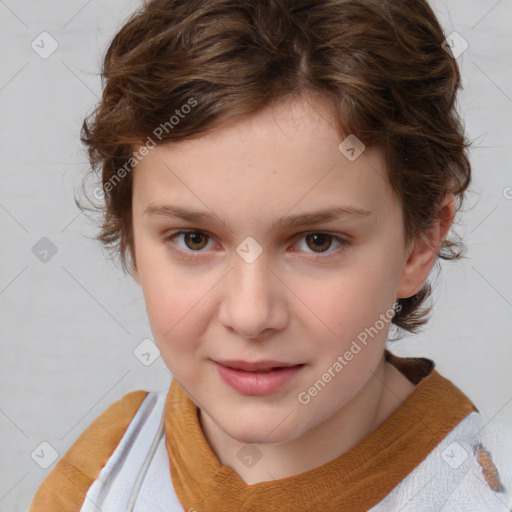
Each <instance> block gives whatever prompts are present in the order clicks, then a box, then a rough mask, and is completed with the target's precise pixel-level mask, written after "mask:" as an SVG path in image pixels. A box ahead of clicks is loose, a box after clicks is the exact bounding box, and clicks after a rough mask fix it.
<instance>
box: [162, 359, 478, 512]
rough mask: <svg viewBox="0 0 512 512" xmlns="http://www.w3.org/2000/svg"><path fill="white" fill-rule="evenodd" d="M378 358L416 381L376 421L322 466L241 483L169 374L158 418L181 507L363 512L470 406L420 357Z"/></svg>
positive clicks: (202, 510) (201, 510)
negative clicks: (389, 411) (161, 417)
mask: <svg viewBox="0 0 512 512" xmlns="http://www.w3.org/2000/svg"><path fill="white" fill-rule="evenodd" d="M385 358H386V361H387V362H389V363H391V364H392V365H393V366H395V368H397V369H398V370H399V371H400V372H402V373H403V374H404V375H405V376H406V377H407V378H408V379H409V380H410V381H411V382H413V383H414V384H416V388H415V389H414V391H413V392H412V393H411V394H410V395H409V396H408V397H407V399H406V400H405V401H404V402H403V403H402V404H401V405H400V407H398V409H396V410H395V411H394V412H393V413H392V414H391V416H389V417H388V418H387V419H386V420H385V421H384V422H383V423H382V424H381V425H380V426H379V427H377V429H375V430H374V431H373V432H371V433H370V434H369V435H368V436H367V437H365V438H364V439H363V440H362V441H361V442H359V443H358V444H357V445H356V446H354V447H353V448H351V449H350V450H348V451H347V452H345V453H343V454H341V455H340V456H338V457H336V458H335V459H333V460H331V461H329V462H328V463H326V464H323V465H322V466H319V467H316V468H313V469H311V470H309V471H306V472H304V473H300V474H298V475H294V476H291V477H287V478H282V479H278V480H273V481H268V482H259V483H256V484H253V485H248V484H246V483H245V482H244V481H243V480H242V479H241V478H240V477H239V476H238V474H237V473H236V472H235V471H234V470H233V469H232V468H230V467H228V466H223V465H222V464H221V463H220V461H219V460H218V458H217V456H216V455H215V453H214V452H213V450H212V448H211V446H210V445H209V443H208V440H207V439H206V438H205V436H204V434H203V431H202V429H201V425H200V423H199V418H198V408H197V407H196V405H195V404H194V402H193V401H192V400H191V399H190V398H189V396H188V395H187V394H186V392H185V390H184V389H183V388H182V387H181V386H180V384H179V383H178V382H177V381H176V380H175V379H173V380H172V383H171V387H170V389H169V393H168V395H167V399H166V404H165V409H164V421H165V432H166V434H167V435H166V446H167V453H168V455H169V462H170V472H171V477H172V482H173V485H174V487H175V490H176V494H177V496H178V498H179V500H180V502H181V504H182V505H183V507H184V509H185V510H189V509H190V510H196V511H199V512H207V511H212V510H215V511H218V510H237V511H240V512H249V511H253V510H265V511H267V512H285V511H289V510H290V506H291V503H292V502H293V503H295V504H297V503H300V504H301V505H302V507H301V508H303V509H304V510H350V511H351V512H365V511H367V510H368V509H370V508H371V507H373V506H374V505H376V504H377V503H378V502H380V501H381V500H382V499H384V497H385V496H386V495H387V494H389V492H390V491H391V490H392V489H393V488H394V487H396V486H397V485H398V484H399V483H400V482H401V481H402V480H403V479H404V478H405V477H406V476H407V475H408V474H409V473H410V472H411V471H412V470H413V469H414V468H415V467H416V466H417V465H418V464H420V462H421V461H422V460H424V459H425V458H426V457H427V456H428V454H429V453H430V452H431V451H432V450H433V449H434V448H435V447H436V446H437V445H438V444H439V443H440V442H441V440H442V439H443V438H444V437H445V436H446V435H447V434H448V433H449V432H450V431H451V430H452V429H453V428H455V426H457V424H458V423H459V422H460V421H462V420H463V419H464V418H465V417H466V416H467V415H468V414H470V413H471V412H474V411H476V412H478V409H477V408H476V407H475V406H474V405H473V403H472V402H471V401H470V400H469V398H468V397H467V396H466V395H465V394H464V393H462V391H460V390H459V389H458V388H457V387H456V386H455V385H454V384H453V383H452V382H451V381H449V380H448V379H446V378H444V377H443V376H441V375H440V374H439V373H438V372H437V370H436V369H435V363H434V362H433V361H432V360H430V359H426V358H422V357H421V358H420V357H398V356H395V355H394V354H392V353H391V352H389V351H388V350H386V351H385Z"/></svg>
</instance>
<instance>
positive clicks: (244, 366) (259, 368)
mask: <svg viewBox="0 0 512 512" xmlns="http://www.w3.org/2000/svg"><path fill="white" fill-rule="evenodd" d="M215 362H216V363H218V364H221V365H222V366H226V367H227V368H232V369H233V370H242V371H244V372H254V373H268V372H270V371H272V370H279V369H281V368H290V367H291V366H301V363H286V362H283V361H272V360H264V361H255V362H248V361H241V360H219V361H215Z"/></svg>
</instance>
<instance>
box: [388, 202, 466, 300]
mask: <svg viewBox="0 0 512 512" xmlns="http://www.w3.org/2000/svg"><path fill="white" fill-rule="evenodd" d="M455 212H456V208H455V198H454V196H453V194H448V195H447V196H446V198H445V200H444V201H443V203H442V205H441V208H440V211H439V215H438V218H437V219H436V220H435V221H434V223H433V224H432V225H431V227H430V228H428V229H427V230H425V231H423V232H422V233H421V234H420V236H419V237H418V238H416V239H415V240H412V241H411V242H410V244H409V246H408V247H407V252H406V254H405V263H404V266H403V268H402V275H401V277H400V281H399V283H398V288H397V297H398V298H401V299H405V298H408V297H412V296H413V295H415V294H416V293H418V292H419V291H420V290H421V288H422V287H423V285H424V284H425V281H426V280H427V278H428V275H429V274H430V271H431V270H432V267H433V266H434V264H435V262H436V261H437V257H438V255H439V252H440V250H441V247H442V245H443V242H444V240H445V238H446V236H447V234H448V231H449V229H450V226H451V225H452V223H453V219H454V217H455Z"/></svg>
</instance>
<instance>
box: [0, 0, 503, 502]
mask: <svg viewBox="0 0 512 512" xmlns="http://www.w3.org/2000/svg"><path fill="white" fill-rule="evenodd" d="M138 5H139V2H138V1H129V2H127V1H121V0H108V1H106V0H105V1H100V0H89V1H86V0H66V1H64V0H62V1H58V0H49V1H46V2H39V1H35V0H31V1H29V0H5V1H2V0H0V38H1V41H0V62H1V67H0V109H1V110H0V113H1V115H0V154H1V157H2V158H1V162H0V173H1V174H0V176H1V187H0V229H1V232H0V234H1V236H0V263H1V264H0V321H1V328H2V334H1V347H0V348H1V356H2V357H1V359H0V365H1V367H0V368H1V369H0V393H1V394H0V431H1V433H2V435H1V441H0V453H1V460H0V511H21V510H26V509H27V508H28V506H29V503H30V501H31V499H32V496H33V493H34V492H35V490H36V488H37V486H38V485H39V484H40V482H41V481H42V480H43V478H44V477H45V476H46V475H47V474H48V472H49V471H50V470H51V469H52V468H53V467H54V465H55V462H54V463H53V464H52V465H50V466H49V467H48V468H47V469H43V468H41V467H40V466H39V465H38V464H37V463H36V462H35V461H34V460H33V458H32V456H31V454H32V453H34V454H35V455H34V459H35V460H38V461H39V462H40V463H44V461H45V460H48V458H49V457H51V450H50V449H48V447H47V446H46V445H43V447H40V444H41V443H42V442H47V443H49V444H50V445H51V446H52V447H53V448H54V449H55V450H56V451H57V452H58V454H59V455H62V454H64V453H65V451H66V450H67V449H68V448H69V447H70V446H71V444H72V443H73V442H74V441H75V440H76V438H77V437H78V436H79V434H80V433H81V432H82V431H83V430H84V429H85V428H86V427H87V426H88V425H89V424H90V423H91V421H92V420H93V419H94V418H96V417H97V416H98V415H99V414H100V413H101V412H102V411H103V410H104V409H105V408H106V407H107V406H108V405H109V404H111V403H112V402H114V401H115V400H117V399H118V398H120V397H121V396H123V395H124V394H125V393H127V392H129V391H131V390H135V389H146V390H161V389H165V388H166V387H167V386H168V385H169V382H170V373H169V372H168V370H167V369H166V368H165V366H164V364H163V363H162V361H161V359H160V358H158V359H156V360H155V361H154V362H153V363H152V364H151V365H149V366H144V365H143V364H142V363H141V362H140V361H139V360H138V359H137V358H136V357H135V356H134V354H133V351H134V349H135V348H136V347H137V346H138V345H139V344H140V343H141V342H142V340H143V339H145V338H151V331H150V329H149V324H148V321H147V316H146V311H145V305H144V301H143V296H142V293H141V291H140V289H139V288H138V286H137V285H136V283H135V282H133V281H132V280H130V279H129V278H127V277H125V276H124V275H123V273H122V272H121V270H120V269H119V268H117V267H116V266H115V265H114V264H113V263H112V262H111V261H109V260H108V259H107V258H106V253H105V252H104V251H103V250H102V249H101V248H100V246H99V244H98V243H96V242H94V240H93V239H92V237H93V236H94V234H95V232H96V231H95V228H94V226H93V225H92V224H91V223H90V222H89V221H88V220H87V218H85V217H84V216H83V215H81V214H80V212H79V211H78V210H77V208H76V206H75V204H74V200H73V191H74V189H75V188H76V187H78V185H79V184H80V182H81V179H82V176H83V175H84V173H85V172H86V171H87V169H88V165H87V160H86V158H85V154H84V152H83V150H82V148H81V146H80V142H79V130H80V127H81V123H82V120H83V118H84V116H85V115H86V114H87V113H88V112H90V110H91V109H92V107H93V105H94V104H95V102H96V101H97V100H98V99H99V95H100V79H99V75H98V71H99V68H100V62H101V57H102V55H103V52H104V51H105V49H106V45H107V44H108V42H109V40H110V39H111V38H112V37H113V35H114V33H115V31H116V30H117V29H119V28H120V27H121V26H122V22H123V20H124V19H126V17H127V16H128V15H129V14H130V13H131V12H132V11H133V10H134V9H135V8H136V7H138ZM432 5H433V6H434V8H435V9H436V13H437V14H438V16H439V19H440V21H441V23H442V25H443V27H444V28H445V30H446V33H447V34H449V33H451V32H452V31H457V32H459V33H460V34H461V35H462V36H463V38H464V39H465V40H467V42H468V43H469V48H468V49H467V51H466V52H465V53H463V54H462V56H460V57H459V58H458V62H459V63H460V65H461V70H462V75H463V85H464V90H463V92H462V94H461V96H460V100H459V101H460V109H461V111H462V113H463V117H464V119H465V123H466V127H467V132H468V135H469V137H470V138H471V139H472V140H473V141H474V147H473V149H472V152H471V159H472V164H473V168H474V177H475V179H474V183H473V186H472V193H471V194H470V195H469V197H468V199H469V201H468V203H467V212H466V213H465V214H464V216H463V217H461V221H460V224H459V226H458V228H457V229H458V232H459V233H460V234H462V235H463V236H464V237H465V242H466V245H467V248H468V252H467V259H466V260H464V261H461V262H457V263H443V264H442V266H441V273H440V275H439V278H438V279H437V285H436V287H435V298H436V305H435V308H434V313H433V320H432V321H431V323H430V325H429V327H428V328H427V329H426V330H425V332H424V333H422V334H421V335H418V336H415V337H407V338H405V339H404V340H403V341H400V342H398V343H396V344H395V345H394V346H393V348H392V350H393V351H394V352H395V353H397V354H399V355H415V356H425V357H429V358H431V359H433V360H434V361H435V362H436V364H437V369H438V370H439V371H440V372H441V373H442V374H443V375H444V376H446V377H447V378H449V379H450V380H452V381H453V382H454V383H455V384H456V385H457V386H459V387H460V388H461V389H462V390H463V391H464V392H465V393H466V394H467V395H468V396H469V397H470V398H471V399H472V400H473V402H474V403H475V404H476V405H477V407H479V409H480V410H481V412H482V413H483V414H484V415H485V417H486V418H487V419H488V421H501V422H504V423H507V424H509V425H511V426H512V376H511V375H512V374H511V371H510V365H511V361H512V358H511V356H512V343H511V337H510V331H511V328H512V314H511V312H512V291H511V290H512V272H511V264H510V253H511V250H512V243H511V237H510V233H511V232H512V200H511V198H512V188H510V187H512V175H511V172H510V162H511V160H512V154H511V153H512V152H511V142H510V141H511V134H510V118H511V111H512V100H511V96H512V83H511V63H510V62H511V60H510V54H511V49H512V48H511V47H512V35H511V32H510V20H511V19H512V3H511V2H510V1H506V0H501V1H497V0H479V1H475V2H467V0H453V1H452V0H449V1H447V0H444V1H441V0H437V1H435V2H433V3H432ZM43 31H47V32H49V33H50V34H51V36H52V37H53V38H54V39H55V40H56V41H57V43H58V45H59V46H58V49H57V50H56V51H55V52H54V53H53V54H52V55H51V56H50V57H48V58H47V59H43V58H41V57H40V56H39V55H38V54H37V53H36V52H35V51H34V50H33V49H32V48H31V43H32V41H33V40H35V39H36V37H37V36H38V35H39V34H40V33H41V32H43ZM37 40H39V39H37ZM37 40H36V42H37ZM46 48H48V46H47V45H46ZM507 62H508V64H507ZM43 237H47V238H49V239H50V240H51V241H52V243H53V244H54V245H55V246H56V248H57V253H56V254H55V255H54V256H53V257H51V258H50V259H49V261H47V262H46V263H44V262H42V261H40V260H39V259H38V258H37V257H36V255H34V254H33V252H32V248H33V247H34V245H35V244H36V243H37V242H38V241H39V240H40V239H41V238H43ZM34 450H35V451H34ZM37 454H39V458H38V457H37Z"/></svg>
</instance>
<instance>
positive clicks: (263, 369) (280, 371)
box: [214, 360, 304, 396]
mask: <svg viewBox="0 0 512 512" xmlns="http://www.w3.org/2000/svg"><path fill="white" fill-rule="evenodd" d="M214 362H215V365H216V367H217V371H218V374H219V376H220V377H221V379H222V380H223V381H224V382H225V383H226V384H227V385H228V386H230V387H231V388H232V389H234V390H235V391H237V392H238V393H241V394H243V395H253V396H258V395H268V394H270V393H274V392H276V391H278V390H279V389H281V388H283V387H285V386H286V385H287V384H288V383H289V382H290V381H292V380H293V379H294V378H296V377H295V376H296V375H297V374H298V373H300V371H301V369H302V367H303V366H304V364H295V363H287V362H283V361H268V360H266V361H256V362H248V361H233V360H229V361H226V360H224V361H214Z"/></svg>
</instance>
